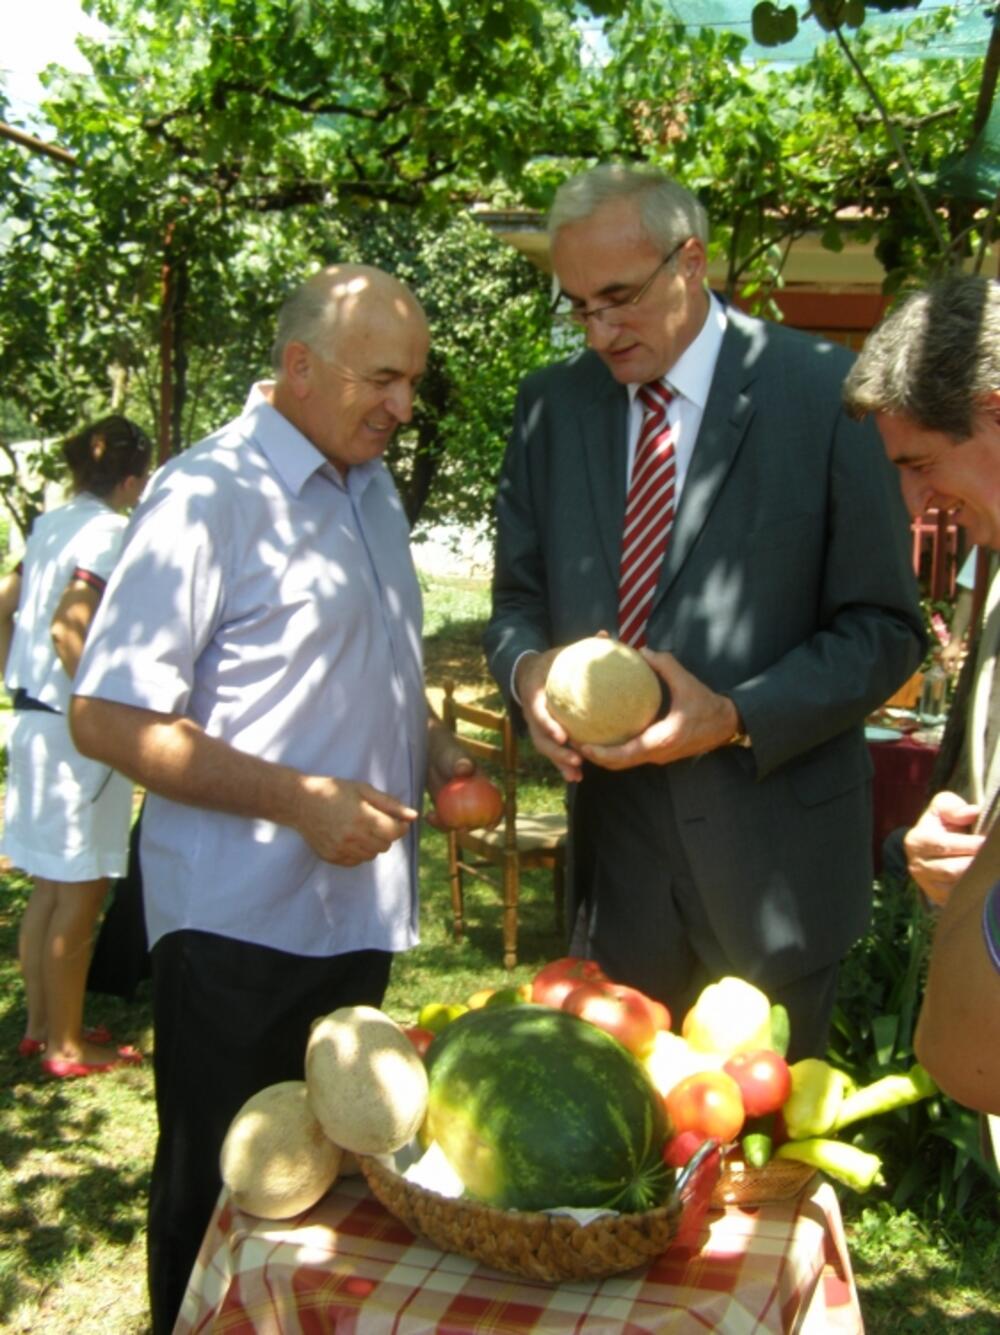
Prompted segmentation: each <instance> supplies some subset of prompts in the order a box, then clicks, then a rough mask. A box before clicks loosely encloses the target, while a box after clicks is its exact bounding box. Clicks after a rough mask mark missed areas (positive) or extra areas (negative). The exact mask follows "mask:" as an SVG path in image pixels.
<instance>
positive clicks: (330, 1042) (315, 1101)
mask: <svg viewBox="0 0 1000 1335" xmlns="http://www.w3.org/2000/svg"><path fill="white" fill-rule="evenodd" d="M306 1085H307V1087H308V1090H309V1102H310V1104H311V1105H312V1109H313V1111H314V1112H315V1114H316V1116H317V1117H318V1118H319V1121H320V1125H321V1126H322V1127H323V1130H324V1131H325V1132H326V1134H327V1135H328V1136H329V1137H330V1139H331V1140H332V1141H334V1142H335V1143H336V1144H337V1145H340V1146H341V1147H342V1148H343V1149H345V1150H352V1151H353V1152H354V1153H355V1154H390V1153H392V1151H393V1150H397V1149H399V1147H400V1146H401V1145H405V1144H406V1143H407V1141H409V1140H411V1139H412V1138H413V1137H414V1136H415V1135H416V1133H417V1130H418V1129H419V1127H420V1124H421V1122H422V1121H423V1120H424V1114H425V1113H426V1111H427V1072H426V1070H425V1069H424V1063H423V1061H422V1060H421V1058H420V1055H419V1053H418V1052H417V1050H416V1048H415V1047H414V1046H413V1044H412V1043H411V1042H410V1040H409V1039H408V1038H407V1036H406V1035H405V1034H404V1033H403V1030H402V1029H401V1028H400V1026H399V1025H398V1024H397V1023H396V1022H395V1020H393V1019H392V1018H391V1017H390V1016H388V1015H386V1014H385V1013H384V1012H383V1011H380V1010H376V1009H375V1007H373V1006H344V1007H342V1008H341V1009H340V1010H335V1011H333V1012H332V1014H330V1015H326V1016H324V1017H323V1018H322V1019H321V1020H317V1022H316V1023H315V1024H314V1025H313V1028H312V1033H311V1034H310V1035H309V1043H308V1045H307V1047H306Z"/></svg>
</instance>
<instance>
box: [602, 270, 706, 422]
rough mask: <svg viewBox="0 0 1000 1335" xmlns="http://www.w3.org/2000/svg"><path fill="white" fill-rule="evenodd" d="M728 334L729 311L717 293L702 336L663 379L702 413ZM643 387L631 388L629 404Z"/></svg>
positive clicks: (679, 358) (673, 390)
mask: <svg viewBox="0 0 1000 1335" xmlns="http://www.w3.org/2000/svg"><path fill="white" fill-rule="evenodd" d="M725 332H726V308H725V306H723V304H722V302H721V301H720V300H719V299H718V297H717V296H715V294H714V293H713V292H710V293H709V294H708V315H707V316H706V317H705V323H704V324H703V325H702V327H701V329H700V330H699V331H698V336H697V337H696V338H695V339H694V341H693V342H692V343H690V344H689V345H688V346H687V347H686V348H685V349H684V351H683V352H682V353H681V355H680V356H679V357H678V358H677V360H676V362H674V364H673V366H671V368H670V370H669V371H668V372H667V373H666V375H664V376H662V377H661V380H662V382H663V384H664V385H666V387H667V389H669V390H670V391H671V393H673V394H679V395H680V396H681V397H682V398H684V399H687V400H688V401H689V402H690V403H693V404H694V405H695V406H696V407H698V408H700V409H701V410H702V411H704V409H705V404H706V403H707V402H708V392H709V390H710V389H711V387H712V377H713V375H714V374H715V363H716V362H717V361H718V360H719V349H720V348H721V347H722V338H723V335H724V334H725ZM641 388H642V386H641V385H627V386H626V389H627V390H628V398H629V404H630V405H631V404H633V403H634V402H635V396H636V395H637V394H638V393H639V390H640V389H641Z"/></svg>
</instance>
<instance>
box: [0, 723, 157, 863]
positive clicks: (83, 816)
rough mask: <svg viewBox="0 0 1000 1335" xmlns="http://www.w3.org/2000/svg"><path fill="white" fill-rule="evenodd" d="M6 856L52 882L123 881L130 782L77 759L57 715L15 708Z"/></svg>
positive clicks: (97, 764) (6, 809)
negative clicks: (120, 878) (104, 878)
mask: <svg viewBox="0 0 1000 1335" xmlns="http://www.w3.org/2000/svg"><path fill="white" fill-rule="evenodd" d="M7 755H8V766H7V798H6V803H5V807H4V832H3V841H2V843H0V847H2V849H3V852H4V853H6V855H7V856H8V857H9V858H10V860H11V863H12V864H13V865H14V866H15V867H19V868H20V869H21V870H22V871H25V872H27V873H28V874H29V875H31V876H41V877H44V878H45V879H46V880H51V881H93V880H97V879H98V878H99V877H102V876H124V875H125V871H126V868H127V865H128V836H129V827H130V824H131V816H132V781H131V780H130V779H126V778H125V777H124V775H121V774H119V773H118V772H117V771H116V770H113V769H109V768H108V766H107V765H102V764H100V762H98V761H96V760H88V759H87V757H86V756H82V755H80V753H79V751H77V749H76V747H75V746H74V745H73V743H72V741H71V739H70V735H69V727H68V725H67V723H66V719H65V718H64V717H63V715H62V714H49V713H47V712H45V711H44V710H34V709H30V710H27V709H26V710H15V711H14V715H13V721H12V723H11V728H10V733H9V736H8V739H7Z"/></svg>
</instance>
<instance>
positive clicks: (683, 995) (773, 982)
mask: <svg viewBox="0 0 1000 1335" xmlns="http://www.w3.org/2000/svg"><path fill="white" fill-rule="evenodd" d="M630 776H631V777H630ZM586 782H587V780H585V783H586ZM649 782H650V780H649V779H648V778H644V776H643V775H642V773H641V772H640V771H638V770H636V771H630V772H626V773H625V774H622V775H615V776H613V781H612V782H608V781H607V780H606V779H605V778H604V776H597V778H596V782H594V783H593V786H592V790H591V791H587V790H586V789H585V788H581V791H579V792H578V793H577V794H576V795H575V801H576V806H575V810H574V825H573V842H574V873H575V874H576V875H578V876H579V878H580V879H581V880H582V882H583V883H584V884H585V885H589V901H588V902H586V904H585V907H584V909H583V911H582V916H581V912H580V910H579V909H578V910H577V921H576V930H575V932H574V936H573V938H572V941H573V944H574V947H575V951H574V953H583V954H586V955H589V956H590V957H592V958H593V959H596V960H597V962H598V963H599V964H600V965H601V967H602V968H603V969H604V970H605V971H606V972H607V974H608V976H609V977H610V978H614V979H616V980H617V981H619V982H622V983H628V984H630V985H631V986H632V987H638V988H640V989H641V990H642V991H643V992H647V993H648V994H649V995H650V996H651V997H656V998H657V1000H659V1001H662V1002H663V1003H664V1005H666V1006H667V1007H668V1008H669V1010H670V1013H671V1016H672V1017H673V1019H674V1023H675V1025H676V1026H677V1027H679V1026H680V1023H681V1021H682V1020H683V1018H684V1016H685V1015H686V1013H687V1011H688V1009H689V1008H690V1007H691V1006H693V1005H694V1003H695V1002H696V1001H697V999H698V996H699V994H700V992H701V990H702V988H704V987H705V986H706V984H708V983H711V982H714V981H716V980H717V979H719V978H723V977H726V976H727V975H736V976H737V977H742V978H745V979H746V980H747V981H748V982H751V983H754V984H756V985H757V986H758V987H759V988H760V989H761V990H762V991H764V992H765V993H766V994H767V996H768V997H769V998H770V1000H771V1001H772V1002H780V1003H781V1004H782V1005H784V1006H786V1007H787V1009H788V1013H789V1020H790V1027H791V1042H790V1046H789V1060H790V1061H793V1062H795V1061H799V1060H800V1059H801V1058H803V1057H822V1056H823V1055H824V1053H825V1051H826V1044H827V1038H828V1035H829V1028H830V1020H831V1016H832V1013H833V1008H834V1002H835V1000H836V996H837V977H838V973H839V969H840V962H839V960H834V961H833V962H828V963H824V964H822V965H821V966H820V967H819V968H817V969H814V970H810V972H809V973H808V974H803V975H801V976H800V977H798V978H794V979H792V980H790V981H789V980H787V978H785V977H784V976H783V975H784V973H785V972H786V971H787V970H786V968H785V967H784V966H782V967H778V966H780V965H781V961H780V959H779V960H778V965H777V966H776V964H775V961H774V960H773V959H772V958H769V957H767V956H766V955H762V956H760V957H759V958H756V959H753V960H747V959H745V958H744V959H742V960H738V959H733V958H732V957H731V956H730V954H729V953H728V951H727V949H726V946H725V945H724V944H723V942H722V941H721V940H720V935H719V933H718V931H717V930H716V928H717V923H716V922H715V921H713V918H712V915H711V913H710V911H709V909H708V907H707V906H706V903H705V898H704V896H703V894H702V891H701V887H700V886H699V884H698V881H697V879H696V877H695V875H694V873H693V871H692V869H691V867H690V864H689V863H688V859H687V857H686V855H685V852H684V840H683V839H682V837H681V832H680V828H679V826H678V820H677V815H676V812H675V810H674V805H673V800H672V797H671V792H670V788H669V785H668V784H667V783H666V782H664V781H663V779H662V777H661V776H655V777H654V780H653V782H656V783H657V784H658V792H657V797H658V807H657V811H656V819H655V821H651V820H650V819H649V809H650V806H649V801H648V795H645V794H643V793H641V792H640V793H639V794H638V795H637V794H636V790H637V789H641V787H642V785H643V784H644V783H649ZM609 828H612V829H613V830H614V832H615V836H616V838H615V843H614V847H613V848H612V847H609V845H608V842H607V840H606V838H605V837H604V836H605V833H606V831H607V830H608V829H609ZM733 874H734V875H737V874H738V869H737V870H734V873H733ZM584 924H585V925H586V937H583V935H582V930H581V929H582V927H583V925H584ZM581 945H582V946H583V949H582V951H581V950H580V947H581Z"/></svg>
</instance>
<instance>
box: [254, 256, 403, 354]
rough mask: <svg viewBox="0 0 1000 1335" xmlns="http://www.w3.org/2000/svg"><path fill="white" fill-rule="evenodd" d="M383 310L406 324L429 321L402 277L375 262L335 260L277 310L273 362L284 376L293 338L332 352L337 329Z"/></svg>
mask: <svg viewBox="0 0 1000 1335" xmlns="http://www.w3.org/2000/svg"><path fill="white" fill-rule="evenodd" d="M379 309H382V310H383V311H384V312H385V313H386V314H387V315H389V316H395V317H396V318H398V319H400V320H402V321H403V322H404V323H406V322H409V321H416V322H417V323H418V324H423V327H424V328H425V329H426V319H425V317H424V313H423V310H422V309H421V306H420V303H419V302H418V301H417V299H416V297H415V296H414V295H413V293H412V292H411V291H410V289H409V288H408V287H407V286H406V284H405V283H401V282H400V281H399V279H398V278H394V277H393V275H392V274H389V273H386V272H385V271H384V270H383V269H376V268H375V267H374V266H373V265H370V264H331V265H330V266H329V267H328V268H326V269H321V270H320V271H319V273H316V274H313V276H312V277H311V278H309V279H307V280H306V281H305V282H304V283H303V284H302V285H301V286H300V287H298V288H296V289H295V291H294V292H293V293H292V294H291V295H290V296H289V297H288V298H287V300H286V301H285V303H284V304H283V306H282V307H281V310H280V311H279V312H278V329H277V333H276V335H275V339H274V345H273V347H272V349H271V365H272V367H273V368H274V371H275V373H276V374H278V375H280V374H281V363H282V358H283V356H284V351H285V347H286V345H287V344H288V343H290V342H292V341H293V340H294V341H296V342H299V343H306V344H308V346H309V347H311V348H315V349H316V350H317V351H318V352H321V353H322V352H324V351H325V350H328V349H329V347H330V344H331V340H332V339H333V338H334V336H335V334H336V333H337V332H338V331H342V330H344V329H345V328H349V327H350V326H351V325H352V324H357V322H358V321H359V319H363V318H365V317H367V316H368V314H369V313H372V312H374V311H377V310H379Z"/></svg>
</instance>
